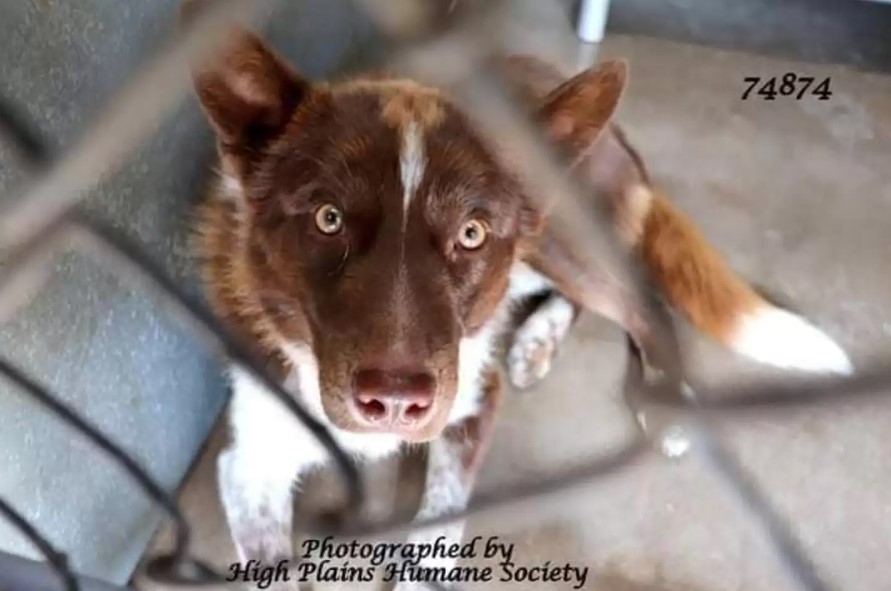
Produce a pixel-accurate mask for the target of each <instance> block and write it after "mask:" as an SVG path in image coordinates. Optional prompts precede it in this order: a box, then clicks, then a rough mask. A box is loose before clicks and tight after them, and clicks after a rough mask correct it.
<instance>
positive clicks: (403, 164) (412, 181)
mask: <svg viewBox="0 0 891 591" xmlns="http://www.w3.org/2000/svg"><path fill="white" fill-rule="evenodd" d="M426 165H427V157H426V155H425V154H424V142H423V138H422V135H421V130H420V129H419V128H418V124H417V123H415V122H414V121H411V122H410V123H408V125H406V126H405V128H404V129H403V131H402V147H401V149H400V153H399V173H400V177H401V179H402V191H403V193H402V213H403V215H402V227H403V228H405V225H406V222H407V220H408V208H409V205H410V204H411V200H412V199H413V198H414V196H415V193H416V192H417V190H418V186H419V185H420V184H421V179H422V178H423V177H424V168H425V166H426Z"/></svg>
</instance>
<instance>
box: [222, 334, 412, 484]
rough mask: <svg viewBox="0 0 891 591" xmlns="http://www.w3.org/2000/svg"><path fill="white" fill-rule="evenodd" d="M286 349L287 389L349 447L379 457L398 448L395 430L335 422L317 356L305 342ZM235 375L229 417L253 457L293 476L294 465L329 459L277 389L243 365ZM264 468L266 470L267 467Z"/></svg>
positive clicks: (239, 442)
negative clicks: (364, 429)
mask: <svg viewBox="0 0 891 591" xmlns="http://www.w3.org/2000/svg"><path fill="white" fill-rule="evenodd" d="M284 350H285V351H286V353H287V354H288V355H289V357H291V359H292V361H293V363H294V366H295V368H296V369H295V371H293V372H291V374H290V375H289V376H288V378H287V379H286V380H285V389H286V390H288V391H289V392H291V393H293V394H294V395H295V397H296V398H297V400H298V401H300V402H301V403H302V404H303V405H304V406H305V407H306V409H307V410H308V411H309V412H310V414H312V415H313V417H315V418H316V419H317V420H319V421H320V422H321V423H322V424H324V425H325V426H326V427H328V429H329V430H330V431H331V434H332V435H333V436H334V439H335V440H336V441H337V442H338V443H339V444H340V445H341V446H342V447H343V448H344V449H345V450H346V451H348V452H351V453H354V454H359V455H361V456H364V457H368V458H379V457H383V456H386V455H388V454H391V453H393V452H395V451H396V450H397V449H398V447H399V444H400V440H399V438H398V436H396V435H391V434H386V433H352V432H349V431H344V430H342V429H339V428H337V427H335V426H334V425H332V424H331V422H330V421H329V420H328V417H327V415H326V414H325V411H324V409H323V408H322V397H321V392H320V389H319V369H318V363H317V361H316V358H315V356H314V355H313V354H312V353H311V352H310V351H309V350H308V348H307V347H305V346H298V345H287V346H285V347H284ZM232 381H233V389H234V392H233V398H232V405H231V407H230V421H231V423H232V428H233V435H234V439H235V444H236V446H238V447H247V448H250V449H252V450H254V451H255V452H256V453H253V454H250V455H251V456H252V457H253V458H255V459H254V460H253V461H255V462H257V463H258V464H260V463H262V462H265V461H270V462H274V463H277V464H279V466H281V468H283V469H284V471H285V472H286V474H285V475H284V476H285V477H289V478H293V474H287V472H288V471H289V470H290V467H291V466H297V467H299V468H302V467H310V466H313V465H317V464H322V463H324V462H325V461H327V459H328V453H327V451H326V450H325V448H324V447H323V446H322V445H321V444H319V442H318V441H317V440H316V438H315V436H313V435H312V433H310V432H309V431H308V430H307V429H306V428H305V427H304V426H303V425H302V424H301V423H300V422H299V421H298V420H297V419H296V418H295V417H294V416H293V415H292V414H291V413H290V411H288V409H287V408H286V407H285V406H284V404H282V403H281V402H280V401H279V400H278V399H277V398H275V396H274V395H273V394H271V393H269V392H268V391H267V390H266V389H265V388H263V387H262V386H261V385H260V384H258V383H257V382H256V381H254V380H253V378H251V377H250V376H249V375H247V374H246V373H244V372H243V371H241V370H237V369H234V370H233V371H232ZM258 468H260V467H259V466H258ZM260 469H261V470H262V471H264V472H265V468H260Z"/></svg>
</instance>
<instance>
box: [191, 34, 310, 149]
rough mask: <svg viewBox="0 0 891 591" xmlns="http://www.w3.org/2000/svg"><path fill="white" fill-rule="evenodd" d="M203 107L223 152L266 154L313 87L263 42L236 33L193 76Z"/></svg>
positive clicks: (195, 70) (198, 67)
mask: <svg viewBox="0 0 891 591" xmlns="http://www.w3.org/2000/svg"><path fill="white" fill-rule="evenodd" d="M193 77H194V81H195V90H196V92H197V94H198V98H199V100H200V101H201V106H202V107H203V109H204V112H205V113H206V114H207V116H208V118H209V119H210V122H211V123H212V124H213V127H214V129H215V131H216V133H217V138H218V139H219V142H220V147H221V149H222V150H223V151H224V152H236V153H239V152H241V153H243V152H245V151H252V150H256V149H259V148H262V146H263V144H264V143H265V142H266V141H268V140H269V139H270V138H272V137H274V136H275V135H276V134H277V132H279V131H280V130H281V129H282V128H283V127H284V125H285V124H286V123H287V122H288V121H289V120H290V118H291V116H292V115H293V114H294V111H295V110H296V109H297V107H298V106H299V105H300V103H301V101H302V100H303V99H304V98H305V97H306V95H307V93H308V91H309V83H308V82H307V81H306V80H304V79H303V78H301V77H300V76H299V75H298V74H297V73H296V72H295V71H294V70H292V69H291V68H290V66H288V64H287V63H285V61H284V60H283V59H282V58H281V57H279V56H278V55H277V54H276V53H275V52H274V51H272V50H271V49H270V48H269V47H267V46H266V45H265V44H264V43H263V41H261V40H260V38H259V37H257V36H256V35H254V34H253V33H249V32H246V31H242V30H237V31H234V32H233V34H232V36H231V39H230V40H229V42H227V43H226V45H225V47H224V48H223V49H222V51H221V52H219V53H218V54H217V55H215V56H214V57H213V58H212V59H211V60H209V61H208V62H205V63H203V64H200V65H198V66H197V67H196V68H195V69H194V73H193Z"/></svg>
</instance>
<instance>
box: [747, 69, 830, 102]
mask: <svg viewBox="0 0 891 591" xmlns="http://www.w3.org/2000/svg"><path fill="white" fill-rule="evenodd" d="M743 81H745V82H746V83H747V84H748V87H747V88H746V90H745V91H744V92H743V94H742V97H741V98H742V100H748V99H749V97H750V96H752V91H755V87H757V86H758V84H759V83H760V82H761V81H762V79H761V77H760V76H746V77H745V78H743ZM813 84H814V77H813V76H798V75H796V74H794V73H793V72H789V73H788V74H785V75H784V76H783V77H782V78H781V79H780V80H779V83H777V77H776V76H773V77H771V78H767V79H765V80H764V83H763V84H761V86H760V87H759V88H758V90H757V91H755V95H757V97H760V98H761V99H762V100H765V101H773V100H776V98H777V95H780V96H794V97H795V100H797V101H800V100H801V99H802V97H804V96H805V94H806V93H807V92H808V90H810V94H811V95H813V96H816V97H817V100H820V101H828V100H829V97H831V96H832V91H831V90H830V89H829V77H826V78H825V79H823V81H822V82H820V83H819V84H817V85H816V86H813Z"/></svg>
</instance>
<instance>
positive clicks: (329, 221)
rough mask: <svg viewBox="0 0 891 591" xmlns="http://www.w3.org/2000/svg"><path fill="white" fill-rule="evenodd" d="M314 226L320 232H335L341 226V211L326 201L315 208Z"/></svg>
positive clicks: (338, 230)
mask: <svg viewBox="0 0 891 591" xmlns="http://www.w3.org/2000/svg"><path fill="white" fill-rule="evenodd" d="M316 227H317V228H318V229H319V232H321V233H322V234H337V233H338V232H340V229H341V228H343V212H341V211H340V210H339V209H338V208H337V207H336V206H334V205H331V204H330V203H326V204H325V205H323V206H321V207H319V208H318V209H317V210H316Z"/></svg>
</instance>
